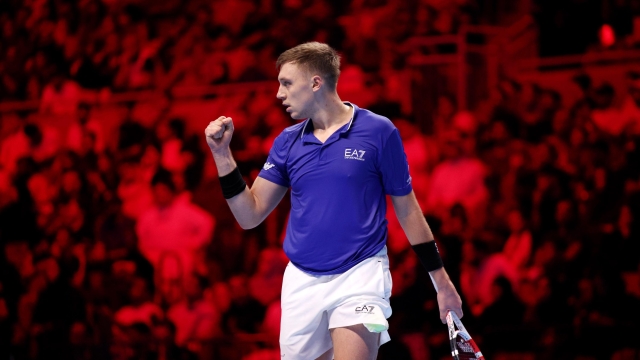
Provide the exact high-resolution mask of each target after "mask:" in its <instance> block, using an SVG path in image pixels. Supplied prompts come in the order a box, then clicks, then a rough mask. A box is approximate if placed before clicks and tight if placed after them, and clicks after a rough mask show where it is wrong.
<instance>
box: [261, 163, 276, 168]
mask: <svg viewBox="0 0 640 360" xmlns="http://www.w3.org/2000/svg"><path fill="white" fill-rule="evenodd" d="M274 166H275V165H274V164H272V163H270V162H268V161H267V162H266V163H264V166H262V169H263V170H269V169H271V168H272V167H274Z"/></svg>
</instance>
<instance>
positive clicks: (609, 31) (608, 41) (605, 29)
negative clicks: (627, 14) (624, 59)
mask: <svg viewBox="0 0 640 360" xmlns="http://www.w3.org/2000/svg"><path fill="white" fill-rule="evenodd" d="M598 37H599V38H600V44H602V46H604V47H606V48H607V47H610V46H611V45H613V44H614V43H615V42H616V33H615V31H614V30H613V28H612V27H611V25H609V24H604V25H602V27H601V28H600V31H599V32H598Z"/></svg>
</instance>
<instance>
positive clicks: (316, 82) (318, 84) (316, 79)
mask: <svg viewBox="0 0 640 360" xmlns="http://www.w3.org/2000/svg"><path fill="white" fill-rule="evenodd" d="M311 83H312V86H311V89H312V90H313V91H318V90H320V88H322V86H323V85H324V81H323V80H322V78H321V77H320V75H313V77H312V78H311Z"/></svg>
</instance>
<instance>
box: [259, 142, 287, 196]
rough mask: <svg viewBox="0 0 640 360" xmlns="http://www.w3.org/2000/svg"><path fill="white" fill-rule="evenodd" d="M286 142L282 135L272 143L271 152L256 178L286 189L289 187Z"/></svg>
mask: <svg viewBox="0 0 640 360" xmlns="http://www.w3.org/2000/svg"><path fill="white" fill-rule="evenodd" d="M286 140H287V136H286V134H284V133H283V134H280V135H279V136H278V137H277V138H276V139H275V140H274V141H273V145H272V146H271V150H269V156H267V161H266V162H265V163H264V165H263V166H262V170H260V173H259V174H258V176H260V177H261V178H263V179H266V180H269V181H271V182H272V183H276V184H278V185H280V186H284V187H287V188H288V187H290V186H291V181H290V180H289V174H288V173H287V167H286V160H287V151H286V149H287V146H286Z"/></svg>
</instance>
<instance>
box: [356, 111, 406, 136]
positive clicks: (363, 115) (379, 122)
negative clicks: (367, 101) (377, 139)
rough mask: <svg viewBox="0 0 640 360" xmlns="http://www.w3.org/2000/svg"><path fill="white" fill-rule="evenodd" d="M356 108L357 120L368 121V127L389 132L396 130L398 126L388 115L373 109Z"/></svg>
mask: <svg viewBox="0 0 640 360" xmlns="http://www.w3.org/2000/svg"><path fill="white" fill-rule="evenodd" d="M356 109H357V113H356V119H355V120H357V121H358V120H359V121H362V122H366V123H367V128H370V129H372V130H376V131H379V130H386V131H389V132H390V131H393V130H395V128H396V126H395V125H394V124H393V122H392V121H391V120H390V119H389V118H388V117H386V116H382V115H380V114H376V113H374V112H373V111H371V110H367V109H363V108H356Z"/></svg>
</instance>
